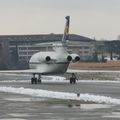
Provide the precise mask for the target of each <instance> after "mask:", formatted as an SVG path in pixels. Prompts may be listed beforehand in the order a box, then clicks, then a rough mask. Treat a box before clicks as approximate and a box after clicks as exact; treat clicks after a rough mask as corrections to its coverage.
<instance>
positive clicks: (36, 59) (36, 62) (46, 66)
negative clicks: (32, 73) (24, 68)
mask: <svg viewBox="0 0 120 120" xmlns="http://www.w3.org/2000/svg"><path fill="white" fill-rule="evenodd" d="M55 46H56V47H54V48H53V49H54V51H46V52H38V53H36V54H34V55H33V56H32V57H31V59H30V61H29V67H30V68H31V69H37V70H40V71H42V73H44V74H64V73H65V72H66V70H67V68H68V66H69V63H70V61H71V60H72V57H71V56H70V54H69V53H68V52H67V51H66V50H65V48H64V47H63V46H62V44H56V45H55Z"/></svg>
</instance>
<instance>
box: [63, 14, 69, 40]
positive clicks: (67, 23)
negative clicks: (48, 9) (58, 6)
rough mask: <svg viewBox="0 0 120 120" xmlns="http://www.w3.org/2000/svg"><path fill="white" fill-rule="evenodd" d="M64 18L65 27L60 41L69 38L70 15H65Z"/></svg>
mask: <svg viewBox="0 0 120 120" xmlns="http://www.w3.org/2000/svg"><path fill="white" fill-rule="evenodd" d="M65 18H66V24H65V29H64V34H63V38H62V42H66V41H67V40H69V25H70V16H66V17H65Z"/></svg>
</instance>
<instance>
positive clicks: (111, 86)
mask: <svg viewBox="0 0 120 120" xmlns="http://www.w3.org/2000/svg"><path fill="white" fill-rule="evenodd" d="M28 79H30V76H21V75H19V76H18V75H17V76H16V75H13V76H11V75H3V74H1V75H0V87H3V86H4V87H9V86H11V87H17V88H20V87H24V88H32V89H43V90H51V91H62V92H74V93H76V92H80V93H89V94H94V95H101V96H110V97H112V98H117V99H120V82H84V81H82V82H79V83H77V84H76V85H70V84H69V81H68V82H50V81H47V82H46V81H45V82H43V83H42V84H39V85H31V84H30V81H28ZM14 80H15V81H14ZM21 80H24V81H21ZM40 119H41V120H56V119H57V120H119V119H120V105H108V104H97V103H88V102H83V103H81V104H80V106H74V105H72V106H71V105H69V103H67V101H61V100H53V99H45V100H44V99H43V100H42V99H41V98H37V97H32V96H27V95H20V94H13V93H5V92H0V120H40Z"/></svg>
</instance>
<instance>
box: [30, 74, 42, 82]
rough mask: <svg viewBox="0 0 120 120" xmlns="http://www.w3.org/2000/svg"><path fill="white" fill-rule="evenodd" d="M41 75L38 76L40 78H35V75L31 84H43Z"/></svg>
mask: <svg viewBox="0 0 120 120" xmlns="http://www.w3.org/2000/svg"><path fill="white" fill-rule="evenodd" d="M41 82H42V81H41V75H40V74H38V78H37V77H35V74H33V77H32V78H31V84H38V83H41Z"/></svg>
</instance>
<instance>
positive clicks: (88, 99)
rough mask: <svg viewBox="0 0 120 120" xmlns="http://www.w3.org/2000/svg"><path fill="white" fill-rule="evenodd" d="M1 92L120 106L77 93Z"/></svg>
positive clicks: (7, 89)
mask: <svg viewBox="0 0 120 120" xmlns="http://www.w3.org/2000/svg"><path fill="white" fill-rule="evenodd" d="M0 91H1V92H8V93H15V94H22V95H30V96H32V97H41V98H53V99H61V100H75V101H84V102H95V103H104V104H115V105H116V104H120V99H116V98H111V97H106V96H99V95H91V94H80V96H77V93H66V92H54V91H48V90H41V89H30V88H23V87H21V88H14V87H0Z"/></svg>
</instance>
